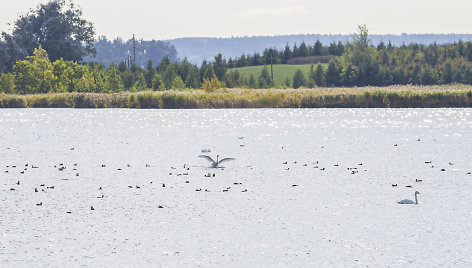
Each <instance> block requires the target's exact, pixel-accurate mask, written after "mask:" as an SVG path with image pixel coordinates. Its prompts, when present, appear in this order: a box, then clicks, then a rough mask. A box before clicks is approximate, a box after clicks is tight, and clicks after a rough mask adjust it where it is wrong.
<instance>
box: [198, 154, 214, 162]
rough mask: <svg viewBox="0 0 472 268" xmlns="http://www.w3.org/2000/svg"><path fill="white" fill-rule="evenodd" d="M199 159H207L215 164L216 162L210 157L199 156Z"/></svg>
mask: <svg viewBox="0 0 472 268" xmlns="http://www.w3.org/2000/svg"><path fill="white" fill-rule="evenodd" d="M198 157H201V158H205V159H206V160H208V161H210V162H212V163H215V160H213V158H211V157H209V156H208V155H199V156H198Z"/></svg>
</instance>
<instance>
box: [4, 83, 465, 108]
mask: <svg viewBox="0 0 472 268" xmlns="http://www.w3.org/2000/svg"><path fill="white" fill-rule="evenodd" d="M0 107H1V108H137V109H207V108H439V107H472V86H468V85H446V86H411V85H409V86H389V87H359V88H313V89H303V88H302V89H241V88H236V89H219V90H216V91H214V92H205V91H202V90H181V91H158V92H153V91H143V92H120V93H114V94H101V93H77V92H74V93H50V94H38V95H9V94H0Z"/></svg>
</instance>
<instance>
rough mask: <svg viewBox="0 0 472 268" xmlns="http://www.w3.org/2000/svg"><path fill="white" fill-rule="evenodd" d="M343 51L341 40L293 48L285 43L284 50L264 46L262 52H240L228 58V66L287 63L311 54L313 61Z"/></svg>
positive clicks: (326, 58)
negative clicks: (240, 53)
mask: <svg viewBox="0 0 472 268" xmlns="http://www.w3.org/2000/svg"><path fill="white" fill-rule="evenodd" d="M343 52H344V44H343V43H342V42H338V43H335V42H331V43H330V44H329V46H323V44H322V43H321V42H320V41H319V40H317V41H316V42H315V44H314V45H313V46H311V45H307V44H306V43H305V42H302V43H301V44H300V46H298V45H297V44H295V45H294V46H293V48H290V46H289V45H288V44H287V45H286V46H285V49H284V50H277V49H275V48H266V49H265V50H264V51H263V52H262V54H260V53H258V52H255V53H254V54H253V55H250V54H247V55H246V54H242V55H241V56H240V57H238V58H229V59H228V66H229V67H230V68H235V67H246V66H259V65H268V64H271V63H273V64H288V63H290V60H291V59H294V58H305V57H310V56H313V58H314V60H315V61H321V62H323V61H329V59H330V57H321V56H341V55H342V54H343Z"/></svg>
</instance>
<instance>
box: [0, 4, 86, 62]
mask: <svg viewBox="0 0 472 268" xmlns="http://www.w3.org/2000/svg"><path fill="white" fill-rule="evenodd" d="M2 35H3V42H1V43H0V46H2V47H3V50H6V52H7V56H9V59H7V60H5V62H0V65H5V64H6V65H8V66H7V69H9V68H11V67H12V65H11V64H14V62H16V61H17V60H19V59H22V58H24V57H25V56H28V55H32V54H33V52H34V50H35V49H36V48H37V47H39V46H42V47H43V48H44V49H45V50H46V51H47V52H48V54H49V57H50V58H51V60H53V61H55V60H57V59H60V58H64V59H65V60H71V61H81V60H82V59H83V58H84V56H86V55H89V54H94V52H95V50H94V48H93V43H94V40H95V37H94V35H95V30H94V27H93V24H92V23H91V22H89V21H87V20H85V19H83V14H82V10H81V9H80V7H78V6H77V5H75V4H74V3H72V2H71V1H70V2H69V1H65V0H52V1H49V2H48V3H46V4H40V5H38V7H37V8H36V9H32V10H30V12H29V13H27V14H25V15H22V16H20V18H19V19H17V20H16V21H15V22H14V24H13V32H12V33H11V34H9V33H5V32H3V33H2ZM0 50H1V49H0ZM12 59H13V60H12Z"/></svg>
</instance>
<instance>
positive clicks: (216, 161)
mask: <svg viewBox="0 0 472 268" xmlns="http://www.w3.org/2000/svg"><path fill="white" fill-rule="evenodd" d="M218 157H220V156H219V155H217V156H216V163H217V164H218Z"/></svg>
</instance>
